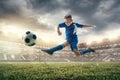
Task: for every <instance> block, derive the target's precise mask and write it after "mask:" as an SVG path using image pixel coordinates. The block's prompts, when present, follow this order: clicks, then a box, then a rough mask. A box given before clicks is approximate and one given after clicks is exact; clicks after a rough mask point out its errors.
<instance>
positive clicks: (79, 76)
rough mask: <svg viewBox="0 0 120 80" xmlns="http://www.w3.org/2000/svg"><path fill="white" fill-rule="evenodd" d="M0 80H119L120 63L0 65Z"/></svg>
mask: <svg viewBox="0 0 120 80" xmlns="http://www.w3.org/2000/svg"><path fill="white" fill-rule="evenodd" d="M0 80H120V63H119V62H110V63H109V62H85V63H84V62H81V63H78V62H76V63H73V62H70V63H57V62H56V63H0Z"/></svg>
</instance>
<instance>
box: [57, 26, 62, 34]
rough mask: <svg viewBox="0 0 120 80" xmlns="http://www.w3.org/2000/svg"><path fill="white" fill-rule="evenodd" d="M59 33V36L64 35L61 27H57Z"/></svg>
mask: <svg viewBox="0 0 120 80" xmlns="http://www.w3.org/2000/svg"><path fill="white" fill-rule="evenodd" d="M57 33H58V35H59V36H60V35H62V32H61V31H60V27H59V26H58V27H57Z"/></svg>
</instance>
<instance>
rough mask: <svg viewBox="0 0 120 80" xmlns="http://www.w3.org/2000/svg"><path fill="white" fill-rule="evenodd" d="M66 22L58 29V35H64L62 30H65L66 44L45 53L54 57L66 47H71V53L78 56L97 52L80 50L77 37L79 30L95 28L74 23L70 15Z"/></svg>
mask: <svg viewBox="0 0 120 80" xmlns="http://www.w3.org/2000/svg"><path fill="white" fill-rule="evenodd" d="M64 19H65V22H63V23H60V24H59V25H58V27H57V33H58V35H62V33H61V31H60V28H65V30H66V31H65V33H66V42H64V43H63V44H61V45H58V46H56V47H53V48H50V49H44V50H42V51H43V52H46V53H48V54H50V55H52V54H53V53H54V52H55V51H58V50H62V49H63V48H64V47H66V46H68V45H70V48H71V51H73V52H74V53H75V55H76V56H79V55H80V54H81V55H82V54H86V53H89V52H95V50H93V49H91V48H88V49H85V50H78V47H77V44H78V37H77V28H87V27H95V26H93V25H82V24H78V23H75V22H73V19H72V16H71V15H70V14H68V15H66V16H65V17H64Z"/></svg>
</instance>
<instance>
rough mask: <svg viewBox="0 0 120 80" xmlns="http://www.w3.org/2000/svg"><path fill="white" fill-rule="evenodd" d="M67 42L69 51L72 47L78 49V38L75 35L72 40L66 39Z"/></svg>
mask: <svg viewBox="0 0 120 80" xmlns="http://www.w3.org/2000/svg"><path fill="white" fill-rule="evenodd" d="M67 42H68V43H69V44H70V48H71V51H73V50H74V49H78V47H77V44H78V38H77V37H75V38H74V39H72V40H67Z"/></svg>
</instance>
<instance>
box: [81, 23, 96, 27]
mask: <svg viewBox="0 0 120 80" xmlns="http://www.w3.org/2000/svg"><path fill="white" fill-rule="evenodd" d="M88 27H93V28H95V27H96V26H95V25H87V24H86V25H84V26H83V28H88Z"/></svg>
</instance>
